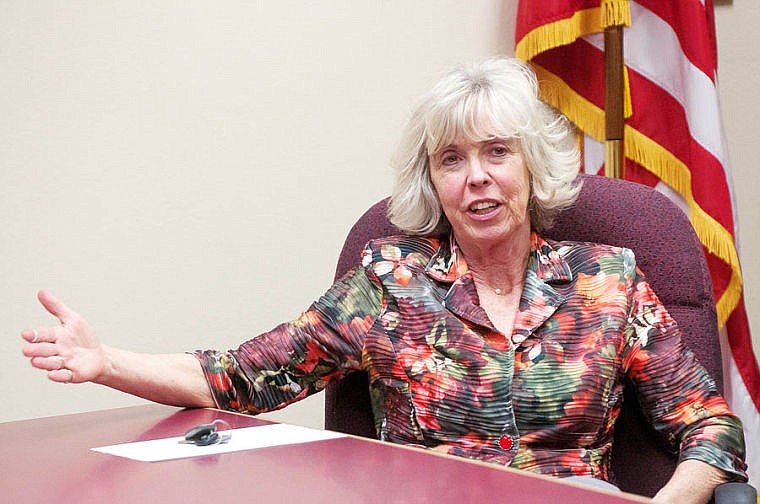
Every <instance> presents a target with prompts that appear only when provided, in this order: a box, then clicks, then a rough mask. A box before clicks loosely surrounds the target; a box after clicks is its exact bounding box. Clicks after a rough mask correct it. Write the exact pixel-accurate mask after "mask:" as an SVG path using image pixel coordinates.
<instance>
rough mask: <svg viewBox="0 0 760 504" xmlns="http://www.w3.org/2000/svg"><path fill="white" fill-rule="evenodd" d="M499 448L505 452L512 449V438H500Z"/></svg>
mask: <svg viewBox="0 0 760 504" xmlns="http://www.w3.org/2000/svg"><path fill="white" fill-rule="evenodd" d="M499 446H501V448H502V449H504V450H509V449H510V448H512V438H511V437H509V436H501V437H500V438H499Z"/></svg>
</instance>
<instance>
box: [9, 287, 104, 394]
mask: <svg viewBox="0 0 760 504" xmlns="http://www.w3.org/2000/svg"><path fill="white" fill-rule="evenodd" d="M37 298H38V299H39V300H40V303H42V306H44V307H45V309H46V310H47V311H48V312H50V313H51V314H52V315H54V316H55V317H56V318H57V319H58V320H59V321H60V325H55V326H52V327H38V328H36V329H26V330H24V331H22V332H21V337H22V338H23V339H24V340H25V341H26V342H27V343H28V345H25V346H24V349H23V353H24V355H25V356H26V357H29V358H30V361H31V364H32V366H34V367H36V368H38V369H43V370H45V371H47V375H48V378H50V379H51V380H52V381H54V382H60V383H81V382H86V381H93V380H95V379H96V378H97V377H98V376H100V375H101V374H102V373H103V371H104V369H105V367H106V357H105V353H104V351H103V347H102V346H101V344H100V341H99V340H98V337H97V336H96V335H95V330H94V329H93V328H92V327H90V325H89V324H88V323H87V321H86V320H85V319H83V318H82V317H81V316H80V315H79V314H77V313H76V312H74V311H72V310H71V309H69V308H68V307H67V306H66V305H64V304H63V303H62V302H61V301H60V300H59V299H58V298H56V297H55V296H53V295H52V294H50V293H49V292H46V291H40V292H39V293H38V294H37Z"/></svg>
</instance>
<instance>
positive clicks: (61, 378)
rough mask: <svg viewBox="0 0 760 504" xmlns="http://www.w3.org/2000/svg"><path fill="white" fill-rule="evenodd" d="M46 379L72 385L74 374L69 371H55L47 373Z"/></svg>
mask: <svg viewBox="0 0 760 504" xmlns="http://www.w3.org/2000/svg"><path fill="white" fill-rule="evenodd" d="M48 378H50V380H52V381H54V382H58V383H73V382H74V372H73V371H72V370H70V369H56V370H55V371H50V372H48Z"/></svg>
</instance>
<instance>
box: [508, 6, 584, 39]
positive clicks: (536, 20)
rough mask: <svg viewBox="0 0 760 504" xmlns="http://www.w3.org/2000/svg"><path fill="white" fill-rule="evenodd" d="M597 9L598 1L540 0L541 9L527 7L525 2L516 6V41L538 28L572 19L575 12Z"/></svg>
mask: <svg viewBox="0 0 760 504" xmlns="http://www.w3.org/2000/svg"><path fill="white" fill-rule="evenodd" d="M594 7H599V0H542V2H541V8H540V9H536V8H535V7H534V6H531V7H529V6H528V3H527V2H520V3H519V5H518V6H517V25H516V28H515V36H516V40H520V39H522V38H523V37H524V36H525V35H527V34H528V33H530V32H531V31H532V30H534V29H536V28H538V27H539V26H542V25H545V24H549V23H554V22H556V21H560V20H562V19H566V18H569V17H572V16H573V14H575V12H576V11H579V10H585V9H591V8H594Z"/></svg>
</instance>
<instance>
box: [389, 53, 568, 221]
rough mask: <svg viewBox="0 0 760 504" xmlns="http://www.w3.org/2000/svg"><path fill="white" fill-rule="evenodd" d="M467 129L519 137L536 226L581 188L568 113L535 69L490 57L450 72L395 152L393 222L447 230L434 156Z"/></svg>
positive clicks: (479, 136) (482, 136) (484, 135)
mask: <svg viewBox="0 0 760 504" xmlns="http://www.w3.org/2000/svg"><path fill="white" fill-rule="evenodd" d="M462 136H464V137H465V138H467V139H468V140H470V141H482V140H487V139H491V138H494V137H497V138H504V139H508V138H517V140H518V141H519V143H520V147H521V151H522V153H523V156H524V157H525V162H526V164H527V166H528V171H529V173H530V179H531V197H530V203H529V211H530V220H531V226H532V227H533V228H534V229H536V230H539V231H540V230H542V229H546V228H548V227H550V226H551V224H552V222H553V221H554V218H555V217H556V215H557V214H558V213H559V212H560V211H561V210H562V209H564V208H567V207H568V206H570V205H572V204H573V202H574V201H575V200H576V198H577V197H578V193H579V192H580V180H579V178H578V171H579V169H580V157H579V154H578V149H577V147H576V144H575V140H574V135H573V129H572V126H571V124H570V123H569V121H568V120H567V119H566V118H565V117H564V116H562V115H560V114H559V113H557V112H556V111H555V110H554V109H552V108H551V107H549V106H548V105H546V104H545V103H543V102H542V101H541V100H540V99H539V98H538V84H537V82H536V76H535V74H534V73H533V71H532V70H531V69H530V68H528V67H527V65H525V64H524V63H522V62H520V61H519V60H516V59H512V58H492V59H488V60H486V61H483V62H482V63H478V64H472V65H469V66H462V67H458V68H456V69H454V70H453V71H451V72H449V73H448V74H446V75H445V76H444V77H443V78H442V79H441V80H440V81H439V82H438V83H437V84H436V85H435V86H434V87H433V88H432V90H431V91H430V92H428V93H427V94H426V95H425V96H424V97H423V98H422V100H421V101H420V103H419V105H418V106H417V108H416V109H415V110H414V112H413V114H412V116H411V118H410V119H409V122H408V123H407V125H406V128H405V130H404V132H403V134H402V137H401V141H400V143H399V148H398V150H397V152H396V156H395V157H394V160H393V167H394V186H393V192H392V195H391V201H390V205H389V208H388V216H389V218H390V220H391V222H392V223H393V224H394V225H396V226H397V227H398V228H399V229H401V230H403V231H404V232H406V233H409V234H418V235H427V234H431V233H434V232H442V231H444V230H445V229H447V228H448V223H447V221H446V218H445V216H444V215H443V211H442V210H441V205H440V203H439V201H438V196H437V195H436V192H435V189H434V188H433V185H432V183H431V181H430V156H431V155H433V154H435V153H436V152H438V151H439V150H440V149H441V148H443V147H445V146H446V145H449V144H451V143H452V142H454V140H455V139H457V138H461V137H462Z"/></svg>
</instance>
